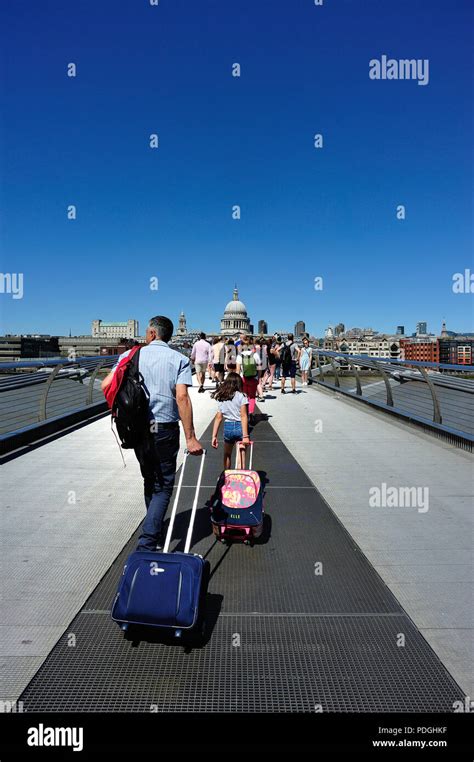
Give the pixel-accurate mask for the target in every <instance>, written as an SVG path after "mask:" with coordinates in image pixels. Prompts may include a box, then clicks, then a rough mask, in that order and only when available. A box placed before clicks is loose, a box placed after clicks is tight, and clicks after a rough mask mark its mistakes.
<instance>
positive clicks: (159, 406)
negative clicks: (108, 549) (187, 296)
mask: <svg viewBox="0 0 474 762" xmlns="http://www.w3.org/2000/svg"><path fill="white" fill-rule="evenodd" d="M172 335H173V323H172V322H171V320H169V318H167V317H163V316H162V315H159V316H157V317H154V318H151V320H150V322H149V324H148V327H147V329H146V336H145V339H146V346H144V347H142V348H141V349H140V355H139V365H138V370H139V373H140V375H141V376H142V378H143V386H144V388H145V391H146V393H147V396H148V398H149V409H150V428H149V430H146V431H145V432H144V436H143V442H142V443H141V444H140V446H138V447H136V448H135V455H136V457H137V460H138V462H139V464H140V470H141V473H142V476H143V483H144V493H145V506H146V511H147V513H146V517H145V520H144V522H143V525H142V528H141V534H140V537H139V540H138V546H137V550H153V551H154V550H161V549H162V547H163V544H164V537H163V519H164V516H165V513H166V510H167V508H168V505H169V502H170V499H171V495H172V493H173V487H174V481H175V476H176V458H177V455H178V451H179V420H180V419H181V423H182V424H183V429H184V434H185V437H186V448H187V450H188V452H189V454H190V455H201V454H202V451H203V450H202V446H201V443H200V442H199V441H198V440H197V439H196V435H195V432H194V425H193V408H192V404H191V400H190V398H189V394H188V386H192V375H191V365H190V362H189V360H188V358H187V357H185V356H184V355H182V354H181V353H180V352H176V351H175V350H174V349H171V348H170V347H169V346H168V342H169V340H170V339H171V336H172ZM129 352H130V350H128V351H127V352H124V353H123V354H122V355H120V357H119V362H120V360H121V359H122V358H123V357H126V356H127V355H128V354H129ZM117 365H118V362H117V363H116V365H115V366H114V367H113V368H112V370H111V372H110V373H109V374H108V375H107V376H106V377H105V378H104V380H103V381H102V390H105V389H106V388H107V386H108V385H109V384H110V383H111V381H112V377H113V374H114V372H115V369H116V367H117Z"/></svg>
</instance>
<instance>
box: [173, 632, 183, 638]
mask: <svg viewBox="0 0 474 762" xmlns="http://www.w3.org/2000/svg"><path fill="white" fill-rule="evenodd" d="M182 634H183V631H182V630H175V631H174V636H175V638H180V637H181V636H182Z"/></svg>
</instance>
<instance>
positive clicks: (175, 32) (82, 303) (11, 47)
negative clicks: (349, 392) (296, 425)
mask: <svg viewBox="0 0 474 762" xmlns="http://www.w3.org/2000/svg"><path fill="white" fill-rule="evenodd" d="M7 5H8V7H7ZM472 5H473V4H472V2H471V1H470V0H449V2H446V0H396V1H395V0H360V2H356V0H324V4H323V6H322V7H316V6H314V0H239V2H235V3H234V2H230V1H227V2H226V1H224V0H200V1H199V2H196V0H160V2H159V5H158V7H152V6H150V5H149V0H100V2H99V1H98V0H80V1H78V2H64V0H48V1H47V2H46V1H45V2H38V1H37V0H22V1H21V2H20V1H18V2H15V3H8V4H7V3H4V4H3V10H2V11H1V29H2V32H1V36H2V40H1V43H2V45H1V47H2V49H3V52H2V54H1V55H2V70H3V73H2V81H3V86H2V91H3V94H2V104H3V105H2V112H3V116H2V122H3V126H2V131H1V169H2V189H1V197H0V201H1V227H0V236H1V246H2V260H1V270H2V272H22V273H23V276H24V296H23V298H22V299H17V300H15V299H13V298H12V295H11V294H0V304H1V307H2V324H1V330H2V331H7V332H11V333H19V332H40V333H51V334H57V333H60V334H67V333H68V332H69V329H71V330H72V332H73V334H77V333H90V323H91V320H92V319H94V318H101V319H102V320H105V321H108V320H126V319H128V318H130V317H133V318H136V319H138V320H139V321H140V329H141V332H143V330H144V328H145V323H146V321H147V319H148V318H149V317H150V316H151V315H155V314H165V315H168V316H170V317H171V318H172V319H173V320H174V322H175V323H177V318H178V315H179V312H180V310H181V309H184V310H185V312H186V315H187V318H188V326H189V327H195V328H200V329H203V330H206V331H216V330H217V329H218V328H219V320H220V317H221V314H222V311H223V309H224V306H225V304H226V302H227V301H228V300H229V299H230V298H231V297H232V289H233V287H234V282H237V284H238V287H239V293H240V297H241V299H242V300H243V301H244V302H245V304H246V305H247V308H248V311H249V315H250V317H251V319H252V321H253V322H254V323H255V325H256V324H257V321H258V320H259V319H261V318H264V319H266V320H267V321H268V324H269V329H270V330H276V329H284V328H292V327H293V325H294V323H295V321H296V320H299V319H302V320H304V321H305V322H306V325H307V329H308V330H310V332H312V333H315V334H317V335H321V334H322V333H323V331H324V329H325V327H326V326H327V325H328V324H329V323H332V324H334V323H337V322H339V321H342V322H343V323H345V324H346V326H347V327H350V326H362V327H364V326H372V327H374V328H378V329H379V330H382V331H394V330H395V328H396V325H397V324H404V325H405V327H406V330H407V331H408V332H411V331H413V330H414V329H415V323H416V322H417V321H419V320H426V321H427V322H428V329H429V330H432V331H435V332H439V330H440V327H441V321H442V319H443V318H445V319H446V321H447V325H448V329H451V330H466V331H472V330H473V320H472V300H473V295H472V294H454V293H453V292H452V276H453V273H455V272H459V271H464V270H465V268H469V267H471V269H472V270H473V271H474V266H473V264H472V248H473V234H472V222H471V220H472V206H471V204H472V191H471V188H472V175H473V172H472V130H473V123H472V106H471V103H472V95H473V88H472V54H471V49H472V32H471V31H470V30H471V29H472V27H473V21H474V19H473V13H472ZM382 54H386V55H388V56H389V57H392V58H395V59H402V58H417V59H418V58H419V59H425V58H427V59H429V62H430V63H429V65H430V69H429V75H430V80H429V84H428V85H427V86H420V85H418V83H417V82H416V81H396V80H392V81H388V80H385V81H372V80H370V79H369V60H370V59H372V58H380V57H381V56H382ZM69 62H74V63H76V64H77V77H76V78H75V79H73V78H68V77H67V76H66V67H67V64H68V63H69ZM234 62H239V63H240V64H241V67H242V71H241V77H240V78H233V77H232V76H231V66H232V64H233V63H234ZM154 132H157V133H158V134H159V140H160V147H159V148H158V149H157V150H155V151H154V150H152V149H150V148H149V144H148V138H149V135H150V133H154ZM315 133H322V134H323V136H324V148H323V149H321V150H316V149H315V148H314V147H313V135H314V134H315ZM68 204H75V205H76V206H77V210H78V218H77V220H75V221H68V220H67V218H66V209H67V206H68ZM233 204H240V205H241V208H242V219H241V220H240V221H235V220H232V217H231V208H232V205H233ZM398 204H405V205H406V214H407V217H406V220H404V221H399V220H397V219H396V216H395V211H396V206H397V205H398ZM153 276H156V277H158V279H159V289H158V291H151V290H150V288H149V280H150V278H151V277H153ZM316 276H322V277H323V279H324V281H323V283H324V288H323V290H322V291H315V290H314V278H315V277H316Z"/></svg>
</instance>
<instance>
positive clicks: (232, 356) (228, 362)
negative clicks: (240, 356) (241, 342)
mask: <svg viewBox="0 0 474 762" xmlns="http://www.w3.org/2000/svg"><path fill="white" fill-rule="evenodd" d="M224 370H225V371H227V372H229V373H230V372H232V371H236V370H237V349H236V346H235V344H234V339H229V340H228V341H227V344H226V345H225V355H224Z"/></svg>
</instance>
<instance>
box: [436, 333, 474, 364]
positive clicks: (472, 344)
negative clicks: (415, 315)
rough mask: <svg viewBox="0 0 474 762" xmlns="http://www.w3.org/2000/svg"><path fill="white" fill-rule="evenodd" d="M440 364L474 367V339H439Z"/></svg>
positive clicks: (458, 337) (461, 337)
mask: <svg viewBox="0 0 474 762" xmlns="http://www.w3.org/2000/svg"><path fill="white" fill-rule="evenodd" d="M438 343H439V362H442V363H449V364H450V365H472V364H473V360H474V337H472V336H455V337H453V336H448V337H447V338H444V337H441V338H440V339H438Z"/></svg>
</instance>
